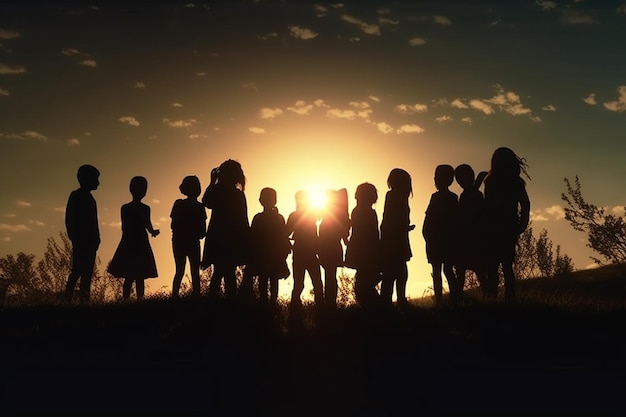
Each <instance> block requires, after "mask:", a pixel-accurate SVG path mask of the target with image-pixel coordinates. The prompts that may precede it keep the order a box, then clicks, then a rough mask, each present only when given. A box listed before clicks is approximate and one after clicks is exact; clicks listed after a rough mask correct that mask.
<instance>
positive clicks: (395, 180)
mask: <svg viewBox="0 0 626 417" xmlns="http://www.w3.org/2000/svg"><path fill="white" fill-rule="evenodd" d="M387 186H388V187H389V188H390V189H392V190H397V191H401V192H403V193H406V195H407V196H408V195H412V194H413V186H412V185H411V176H410V175H409V173H408V172H406V171H405V170H403V169H402V168H394V169H392V170H391V172H390V173H389V177H387Z"/></svg>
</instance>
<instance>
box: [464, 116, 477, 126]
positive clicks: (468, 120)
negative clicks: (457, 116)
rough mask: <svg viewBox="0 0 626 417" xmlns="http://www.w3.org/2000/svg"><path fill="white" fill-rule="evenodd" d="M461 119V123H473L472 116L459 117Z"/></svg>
mask: <svg viewBox="0 0 626 417" xmlns="http://www.w3.org/2000/svg"><path fill="white" fill-rule="evenodd" d="M461 121H462V122H463V123H467V124H468V125H471V124H473V123H474V120H472V118H471V117H464V118H462V119H461Z"/></svg>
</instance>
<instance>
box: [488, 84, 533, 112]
mask: <svg viewBox="0 0 626 417" xmlns="http://www.w3.org/2000/svg"><path fill="white" fill-rule="evenodd" d="M495 87H496V90H497V92H496V95H495V96H493V97H492V98H490V99H488V100H485V101H486V102H488V103H490V104H494V105H496V106H498V107H499V108H500V110H502V111H504V112H506V113H508V114H510V115H512V116H522V115H531V114H532V111H531V110H530V109H529V108H528V107H524V105H523V104H522V102H521V99H520V96H519V94H517V93H515V92H513V91H506V90H505V89H504V88H502V86H500V85H496V86H495Z"/></svg>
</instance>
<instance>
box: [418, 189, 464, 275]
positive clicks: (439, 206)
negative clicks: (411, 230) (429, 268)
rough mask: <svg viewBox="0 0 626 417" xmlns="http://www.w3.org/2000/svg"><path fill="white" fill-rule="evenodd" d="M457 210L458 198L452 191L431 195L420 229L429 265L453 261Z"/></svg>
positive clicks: (454, 256) (442, 191) (455, 244)
mask: <svg viewBox="0 0 626 417" xmlns="http://www.w3.org/2000/svg"><path fill="white" fill-rule="evenodd" d="M458 209H459V206H458V198H457V195H456V194H455V193H453V192H452V191H449V190H440V191H437V192H435V193H433V194H432V195H431V197H430V202H429V203H428V207H427V208H426V215H425V217H424V226H423V229H422V233H423V235H424V240H425V242H426V258H427V259H428V262H429V263H431V264H432V263H451V262H454V261H455V259H456V253H457V230H458V213H459V211H458Z"/></svg>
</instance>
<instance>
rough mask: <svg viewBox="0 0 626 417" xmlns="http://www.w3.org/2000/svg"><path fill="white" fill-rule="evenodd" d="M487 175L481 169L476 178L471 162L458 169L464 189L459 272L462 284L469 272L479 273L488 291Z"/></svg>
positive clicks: (458, 261) (460, 209)
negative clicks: (484, 182)
mask: <svg viewBox="0 0 626 417" xmlns="http://www.w3.org/2000/svg"><path fill="white" fill-rule="evenodd" d="M486 175H487V172H486V171H481V172H480V173H479V174H478V177H476V178H475V175H474V170H473V169H472V167H471V166H469V165H468V164H461V165H459V166H457V167H456V168H455V169H454V177H455V179H456V182H457V183H458V184H459V186H460V187H461V188H462V189H463V192H461V195H460V196H459V223H458V227H459V228H458V252H457V260H456V276H457V279H458V282H459V288H460V290H461V291H463V288H464V287H465V272H466V271H468V270H469V271H473V272H474V273H475V274H476V278H477V279H478V283H479V284H480V288H481V290H482V292H483V295H485V291H486V286H485V285H486V282H487V264H486V238H485V198H484V196H483V193H482V192H481V191H480V186H481V185H482V183H483V180H484V179H485V176H486Z"/></svg>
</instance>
